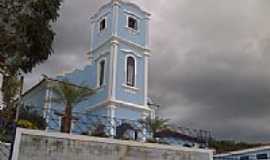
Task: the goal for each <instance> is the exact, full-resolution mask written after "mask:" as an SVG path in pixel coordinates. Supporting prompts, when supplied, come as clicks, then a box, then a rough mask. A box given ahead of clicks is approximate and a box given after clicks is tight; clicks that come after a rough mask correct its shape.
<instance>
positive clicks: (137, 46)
mask: <svg viewBox="0 0 270 160" xmlns="http://www.w3.org/2000/svg"><path fill="white" fill-rule="evenodd" d="M109 42H110V43H112V42H117V43H118V44H119V43H120V42H121V43H124V44H126V45H128V46H130V47H133V48H135V49H138V50H141V51H142V53H143V54H144V55H145V56H150V53H151V50H150V49H149V48H146V47H144V46H142V45H140V44H138V43H134V42H130V41H128V40H125V39H123V38H120V37H118V36H112V37H111V38H108V40H106V41H104V42H103V43H101V44H100V45H98V47H96V48H94V49H93V50H92V51H90V53H89V54H93V53H94V52H97V51H98V50H100V49H101V48H103V47H104V46H106V45H107V44H108V43H109Z"/></svg>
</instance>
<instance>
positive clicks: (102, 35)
mask: <svg viewBox="0 0 270 160" xmlns="http://www.w3.org/2000/svg"><path fill="white" fill-rule="evenodd" d="M103 17H106V18H107V20H106V21H107V23H106V24H107V27H106V29H105V30H103V31H101V32H100V31H99V22H100V21H101V19H102V18H103ZM92 34H93V39H94V40H93V41H92V42H91V43H92V47H93V49H96V48H97V47H98V46H100V45H101V44H103V43H104V42H105V41H107V40H108V39H109V38H111V35H112V9H111V8H110V9H107V10H103V11H102V12H101V13H100V15H99V16H98V17H97V19H96V20H95V21H94V32H93V33H92Z"/></svg>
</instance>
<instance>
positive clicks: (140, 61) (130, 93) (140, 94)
mask: <svg viewBox="0 0 270 160" xmlns="http://www.w3.org/2000/svg"><path fill="white" fill-rule="evenodd" d="M123 49H124V50H132V51H134V52H136V53H138V54H140V51H138V50H136V49H134V48H130V47H129V46H127V45H125V44H120V45H119V50H118V59H117V73H116V74H117V76H116V77H117V80H116V83H117V84H116V86H117V87H116V99H117V100H121V101H126V102H129V103H134V104H139V105H144V85H145V84H144V75H145V74H144V72H145V69H144V63H145V62H144V57H143V55H141V54H140V55H141V57H138V56H135V57H136V72H137V74H136V83H135V88H137V89H135V90H133V89H129V88H127V87H124V85H125V84H126V75H125V67H126V64H125V61H126V60H125V59H126V55H127V54H129V53H125V52H123V51H122V50H123ZM131 55H132V53H131Z"/></svg>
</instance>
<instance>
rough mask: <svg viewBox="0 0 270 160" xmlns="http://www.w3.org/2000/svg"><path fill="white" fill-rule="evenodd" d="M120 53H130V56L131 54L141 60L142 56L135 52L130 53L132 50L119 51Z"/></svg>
mask: <svg viewBox="0 0 270 160" xmlns="http://www.w3.org/2000/svg"><path fill="white" fill-rule="evenodd" d="M120 51H121V52H124V53H130V54H133V55H134V56H136V57H138V58H142V57H143V56H142V55H141V54H139V53H137V52H135V51H132V50H128V49H121V50H120Z"/></svg>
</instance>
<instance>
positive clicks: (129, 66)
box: [126, 57, 135, 87]
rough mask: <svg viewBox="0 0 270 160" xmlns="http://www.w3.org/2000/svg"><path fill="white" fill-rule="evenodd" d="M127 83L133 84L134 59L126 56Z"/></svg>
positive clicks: (132, 85)
mask: <svg viewBox="0 0 270 160" xmlns="http://www.w3.org/2000/svg"><path fill="white" fill-rule="evenodd" d="M126 76H127V77H126V78H127V85H128V86H131V87H134V86H135V59H134V58H133V57H127V75H126Z"/></svg>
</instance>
